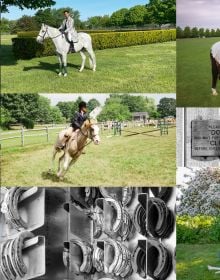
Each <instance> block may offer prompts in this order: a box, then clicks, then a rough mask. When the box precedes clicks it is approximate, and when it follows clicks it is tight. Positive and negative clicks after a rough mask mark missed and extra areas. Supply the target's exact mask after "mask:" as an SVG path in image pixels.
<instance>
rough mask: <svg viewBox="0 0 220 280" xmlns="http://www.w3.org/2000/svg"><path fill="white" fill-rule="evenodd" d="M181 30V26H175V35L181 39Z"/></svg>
mask: <svg viewBox="0 0 220 280" xmlns="http://www.w3.org/2000/svg"><path fill="white" fill-rule="evenodd" d="M183 36H184V35H183V30H182V28H181V27H179V26H177V28H176V37H177V38H178V39H181V38H183Z"/></svg>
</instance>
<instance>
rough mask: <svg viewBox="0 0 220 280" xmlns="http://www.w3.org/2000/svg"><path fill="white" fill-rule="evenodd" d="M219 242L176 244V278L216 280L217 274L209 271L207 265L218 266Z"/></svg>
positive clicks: (219, 262) (183, 279) (180, 279)
mask: <svg viewBox="0 0 220 280" xmlns="http://www.w3.org/2000/svg"><path fill="white" fill-rule="evenodd" d="M219 252H220V244H208V245H187V244H178V246H177V268H176V269H177V279H178V280H189V279H190V280H217V279H219V278H220V275H219V274H215V272H213V271H209V270H208V268H207V266H208V265H211V266H218V267H220V259H219Z"/></svg>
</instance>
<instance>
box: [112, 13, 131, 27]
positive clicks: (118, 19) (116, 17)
mask: <svg viewBox="0 0 220 280" xmlns="http://www.w3.org/2000/svg"><path fill="white" fill-rule="evenodd" d="M127 14H128V9H125V8H123V9H120V10H118V11H116V12H114V13H113V14H112V15H111V17H110V24H111V25H112V26H119V27H122V26H124V25H125V24H126V17H127Z"/></svg>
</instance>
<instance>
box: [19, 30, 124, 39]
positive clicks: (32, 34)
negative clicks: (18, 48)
mask: <svg viewBox="0 0 220 280" xmlns="http://www.w3.org/2000/svg"><path fill="white" fill-rule="evenodd" d="M78 32H86V33H88V34H93V33H109V32H119V31H117V30H78ZM38 34H39V31H24V32H18V33H17V37H18V38H36V37H37V36H38Z"/></svg>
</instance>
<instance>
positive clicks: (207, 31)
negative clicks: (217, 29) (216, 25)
mask: <svg viewBox="0 0 220 280" xmlns="http://www.w3.org/2000/svg"><path fill="white" fill-rule="evenodd" d="M205 37H206V38H208V37H210V30H209V29H208V28H207V29H206V30H205Z"/></svg>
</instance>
